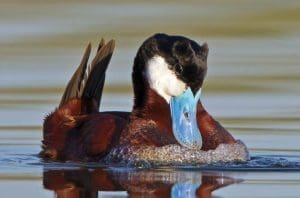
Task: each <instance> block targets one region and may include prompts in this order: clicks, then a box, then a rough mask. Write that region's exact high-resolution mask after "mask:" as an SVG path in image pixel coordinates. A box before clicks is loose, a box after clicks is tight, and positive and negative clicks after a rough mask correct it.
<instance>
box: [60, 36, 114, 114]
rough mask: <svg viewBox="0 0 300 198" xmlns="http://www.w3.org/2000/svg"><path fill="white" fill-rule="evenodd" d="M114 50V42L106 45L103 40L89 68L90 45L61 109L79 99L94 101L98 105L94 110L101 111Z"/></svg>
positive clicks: (62, 100)
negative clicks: (104, 87) (106, 78)
mask: <svg viewBox="0 0 300 198" xmlns="http://www.w3.org/2000/svg"><path fill="white" fill-rule="evenodd" d="M114 48H115V41H114V40H110V41H109V42H108V43H107V44H105V42H104V40H103V39H101V42H100V43H99V46H98V49H97V54H96V56H95V58H94V59H93V60H92V62H91V64H90V65H89V66H88V65H87V63H88V59H89V56H90V52H91V44H90V43H89V44H88V46H87V48H86V50H85V52H84V55H83V57H82V60H81V63H80V65H79V66H78V68H77V70H76V71H75V73H74V74H73V76H72V78H71V80H70V81H69V83H68V85H67V87H66V89H65V92H64V94H63V96H62V99H61V102H60V105H59V107H62V106H63V105H64V104H65V103H66V102H68V101H69V100H71V99H74V98H78V99H82V100H86V101H88V100H93V101H94V102H95V103H96V106H95V107H94V108H97V109H99V106H100V102H101V97H102V91H103V86H104V81H105V72H106V69H107V67H108V64H109V62H110V59H111V56H112V54H113V50H114ZM86 110H87V112H86V113H89V111H92V110H91V109H89V108H87V109H86Z"/></svg>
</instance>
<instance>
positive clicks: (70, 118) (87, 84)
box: [41, 39, 115, 159]
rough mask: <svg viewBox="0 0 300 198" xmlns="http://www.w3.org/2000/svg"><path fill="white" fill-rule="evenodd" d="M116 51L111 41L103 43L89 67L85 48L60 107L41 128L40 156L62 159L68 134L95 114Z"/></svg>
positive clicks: (88, 51) (87, 53) (46, 119)
mask: <svg viewBox="0 0 300 198" xmlns="http://www.w3.org/2000/svg"><path fill="white" fill-rule="evenodd" d="M114 47H115V42H114V40H111V41H109V42H108V43H107V44H105V42H104V40H103V39H102V40H101V42H100V44H99V46H98V50H97V53H96V56H95V58H94V59H93V60H92V62H91V64H90V65H88V59H89V56H90V53H91V44H88V46H87V48H86V50H85V52H84V55H83V58H82V60H81V63H80V65H79V66H78V68H77V70H76V71H75V73H74V74H73V76H72V78H71V80H70V81H69V83H68V85H67V87H66V89H65V92H64V94H63V96H62V99H61V102H60V104H59V107H58V108H57V109H56V110H55V111H54V112H52V113H51V114H50V115H48V116H47V117H46V118H45V120H44V125H43V141H42V143H43V145H42V148H43V151H42V152H41V156H43V157H44V158H46V159H47V158H48V159H49V158H50V159H63V158H64V152H63V150H64V146H65V141H66V137H67V134H68V132H69V131H70V130H72V129H75V128H76V127H77V126H79V125H80V124H81V122H82V121H84V120H85V119H86V118H87V117H88V116H89V114H91V113H93V112H95V111H98V109H99V106H100V101H101V96H102V90H103V86H104V80H105V72H106V69H107V67H108V64H109V61H110V59H111V56H112V53H113V50H114Z"/></svg>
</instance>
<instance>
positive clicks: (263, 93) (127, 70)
mask: <svg viewBox="0 0 300 198" xmlns="http://www.w3.org/2000/svg"><path fill="white" fill-rule="evenodd" d="M0 3H1V6H0V25H1V27H2V28H1V30H0V46H1V47H0V59H1V62H0V192H1V193H0V197H1V198H2V197H3V198H11V197H55V196H56V197H59V196H63V194H64V193H66V192H67V193H75V194H76V193H81V194H82V195H85V197H91V196H94V197H96V195H98V197H111V196H118V197H126V196H128V195H132V196H143V195H145V194H146V195H149V193H152V194H150V195H153V194H155V193H158V194H160V195H163V193H167V194H168V195H173V196H174V197H176V196H177V197H178V196H181V195H182V196H184V197H188V196H189V195H191V196H193V195H194V194H195V193H203V194H202V195H203V196H204V195H206V196H209V195H211V194H212V196H213V197H299V195H300V188H299V186H300V170H299V163H300V146H299V140H300V139H299V132H300V124H299V123H300V110H299V107H300V100H299V98H300V89H299V83H300V75H299V74H300V67H299V65H300V61H299V57H300V51H299V46H300V39H299V32H300V29H299V27H300V26H299V21H300V14H299V13H300V12H299V10H300V9H299V8H300V3H299V1H297V0H286V1H274V0H265V1H260V0H244V1H237V0H232V1H226V2H225V1H224V2H221V1H193V2H191V3H187V2H181V1H176V2H174V1H172V2H171V1H164V2H160V3H153V2H137V1H130V0H129V1H126V2H124V1H122V2H121V1H118V2H102V1H101V2H96V1H93V2H81V1H72V2H65V1H64V2H61V1H43V2H37V1H26V3H24V2H21V1H9V2H8V1H7V2H4V1H1V2H0ZM179 13H180V14H179ZM154 32H166V33H172V34H181V35H185V36H188V37H191V38H193V39H195V40H197V41H199V42H204V41H206V42H207V43H208V46H209V49H210V52H209V57H208V76H207V79H206V80H205V82H204V87H203V89H202V101H203V104H204V106H205V108H206V109H207V110H208V112H210V113H211V114H212V115H213V116H214V117H215V118H216V119H217V120H218V121H220V122H221V123H222V125H224V126H225V127H226V128H227V129H228V130H229V131H230V132H231V133H232V134H233V136H234V137H235V138H237V139H240V140H242V141H243V142H244V143H245V144H246V145H247V147H248V148H249V152H250V157H251V158H250V160H249V161H247V162H231V163H213V164H196V165H195V164H193V165H191V164H182V165H180V166H150V167H149V166H147V167H143V166H142V165H143V164H139V165H140V166H139V167H132V166H131V167H126V166H122V167H120V166H117V165H115V164H114V165H113V166H112V165H107V164H101V163H89V164H80V163H71V162H67V163H57V162H45V161H42V160H41V159H40V158H39V157H38V155H37V154H38V153H39V151H40V144H41V143H40V141H41V139H42V128H41V126H42V122H43V118H44V116H45V115H46V114H47V113H48V112H50V111H52V110H53V109H54V108H55V107H56V106H57V104H58V103H59V100H60V98H61V95H62V91H63V88H64V86H65V84H66V82H67V81H68V80H69V78H70V77H71V75H72V72H73V71H74V70H75V67H76V66H77V65H78V63H79V60H80V58H81V55H82V53H83V49H84V47H85V45H86V44H87V43H88V42H89V41H92V44H93V46H96V45H97V42H98V40H99V39H100V38H101V37H102V36H103V37H105V38H106V39H110V38H115V39H116V43H117V45H116V46H117V48H116V52H115V54H114V56H113V58H112V61H111V65H110V66H109V68H108V73H107V78H106V79H107V80H106V86H107V87H106V88H105V94H104V96H103V101H102V104H101V108H102V110H126V111H130V109H131V107H132V101H133V100H132V93H131V91H130V90H131V89H130V88H128V87H130V83H131V80H130V79H131V77H130V76H131V66H132V62H133V57H134V55H135V52H136V50H137V48H138V47H139V46H140V44H141V42H142V41H143V40H144V39H145V38H146V37H147V36H150V35H151V34H153V33H154ZM131 165H132V164H131ZM147 193H148V194H147ZM73 195H74V194H73ZM71 197H72V196H71Z"/></svg>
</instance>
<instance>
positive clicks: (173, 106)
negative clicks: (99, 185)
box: [41, 34, 236, 161]
mask: <svg viewBox="0 0 300 198" xmlns="http://www.w3.org/2000/svg"><path fill="white" fill-rule="evenodd" d="M114 47H115V42H114V41H113V40H111V41H109V42H108V43H107V44H105V42H104V40H103V39H102V40H101V42H100V44H99V46H98V50H97V54H96V56H95V58H94V59H93V60H92V62H91V64H90V65H89V66H88V65H87V63H88V58H89V55H90V51H91V45H90V44H89V45H88V46H87V48H86V50H85V53H84V56H83V58H82V61H81V63H80V65H79V67H78V68H77V70H76V71H75V73H74V75H73V76H72V78H71V80H70V81H69V83H68V85H67V87H66V89H65V92H64V94H63V97H62V99H61V102H60V105H59V107H58V108H57V109H56V110H55V111H54V112H53V113H51V114H50V115H48V116H47V117H46V118H45V121H44V126H43V141H42V142H43V146H42V148H43V150H42V152H41V155H42V157H43V158H45V159H52V160H74V161H97V160H99V159H101V158H103V157H105V156H106V155H107V154H108V153H109V152H110V151H111V149H113V148H117V147H120V146H138V147H143V146H153V147H161V146H165V145H169V144H180V145H182V146H184V147H189V148H191V149H195V148H196V149H201V150H204V151H207V150H211V149H216V148H217V147H218V145H220V144H234V143H236V140H235V139H234V138H233V137H232V135H231V134H230V133H229V132H228V131H227V130H226V129H225V128H224V127H222V126H221V125H220V124H219V123H218V122H217V121H215V119H214V118H213V117H212V116H210V115H209V114H208V113H207V112H206V111H205V109H204V107H203V105H202V103H201V101H200V100H199V99H200V95H201V87H202V84H203V81H204V78H205V75H206V72H207V56H208V46H207V44H206V43H204V44H202V45H199V44H198V43H197V42H195V41H193V40H190V39H188V38H186V37H182V36H170V35H166V34H155V35H153V36H151V37H150V38H148V39H147V40H146V41H145V42H144V43H143V44H142V45H141V47H140V48H139V50H138V52H137V55H136V57H135V59H134V64H133V72H132V82H133V90H134V105H133V109H132V112H99V107H100V101H101V96H102V89H103V86H104V80H105V72H106V69H107V67H108V64H109V61H110V59H111V56H112V53H113V50H114Z"/></svg>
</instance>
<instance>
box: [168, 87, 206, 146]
mask: <svg viewBox="0 0 300 198" xmlns="http://www.w3.org/2000/svg"><path fill="white" fill-rule="evenodd" d="M200 96H201V89H199V91H198V92H197V94H196V95H195V96H194V94H193V92H192V90H191V89H190V88H188V89H187V90H186V91H185V92H184V93H182V94H181V95H179V96H176V97H172V98H171V101H170V109H171V116H172V129H173V134H174V136H175V138H176V140H177V141H178V142H179V143H180V144H181V145H182V146H185V147H188V148H193V149H194V148H201V146H202V138H201V134H200V131H199V128H198V124H197V118H196V116H197V103H198V101H199V99H200Z"/></svg>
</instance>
